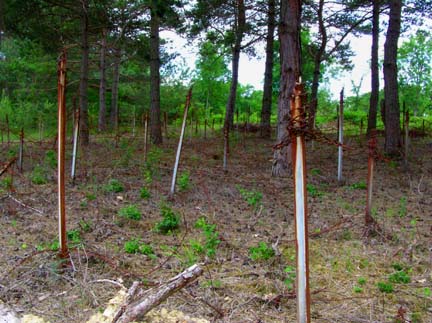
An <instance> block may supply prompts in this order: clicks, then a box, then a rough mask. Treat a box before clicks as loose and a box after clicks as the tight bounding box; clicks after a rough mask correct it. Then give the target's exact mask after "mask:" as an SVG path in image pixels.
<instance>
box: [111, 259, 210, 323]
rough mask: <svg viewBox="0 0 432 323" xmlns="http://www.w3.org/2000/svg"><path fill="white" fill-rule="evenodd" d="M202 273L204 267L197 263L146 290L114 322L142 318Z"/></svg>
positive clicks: (126, 322) (127, 305) (125, 322)
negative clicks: (161, 283) (156, 286)
mask: <svg viewBox="0 0 432 323" xmlns="http://www.w3.org/2000/svg"><path fill="white" fill-rule="evenodd" d="M202 273H203V269H202V268H201V267H200V266H198V265H197V264H195V265H193V266H191V267H189V268H188V269H186V270H185V271H184V272H182V273H180V274H178V275H177V276H175V277H173V278H171V279H170V280H169V281H168V282H166V283H164V284H163V285H161V286H159V287H158V288H153V289H150V290H148V291H145V296H144V297H142V298H141V299H139V300H137V301H135V302H133V303H131V304H126V305H125V308H124V310H123V313H122V314H121V315H120V316H119V317H118V319H114V320H113V323H129V322H132V321H135V320H138V319H141V318H142V317H144V315H146V314H147V313H148V312H149V311H150V310H151V309H153V308H155V307H156V306H158V305H159V304H161V303H162V302H163V301H165V300H166V299H167V298H168V297H170V296H171V295H172V294H174V293H175V292H177V291H179V290H180V289H182V288H184V287H186V286H187V285H189V284H190V283H191V282H193V281H195V280H196V279H197V278H198V277H199V276H200V275H202ZM133 286H134V285H133ZM133 293H134V294H135V293H136V291H133ZM139 294H141V293H139Z"/></svg>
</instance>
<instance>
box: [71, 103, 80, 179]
mask: <svg viewBox="0 0 432 323" xmlns="http://www.w3.org/2000/svg"><path fill="white" fill-rule="evenodd" d="M79 119H80V110H79V108H75V111H74V129H73V148H72V167H71V178H72V183H74V182H75V174H76V160H77V156H78V140H79V136H78V134H79Z"/></svg>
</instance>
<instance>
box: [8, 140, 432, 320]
mask: <svg viewBox="0 0 432 323" xmlns="http://www.w3.org/2000/svg"><path fill="white" fill-rule="evenodd" d="M331 136H332V137H335V135H331ZM176 138H177V136H176V135H174V134H171V138H169V139H168V140H165V142H164V144H163V145H162V146H161V147H153V146H152V147H150V151H149V154H148V159H147V163H144V161H143V138H142V137H140V138H132V137H126V136H123V137H122V138H121V140H120V142H119V143H118V147H115V146H116V145H115V143H114V139H113V138H102V137H93V138H92V142H91V144H90V146H89V148H88V149H87V150H86V151H85V152H83V151H81V152H80V154H81V156H80V160H79V162H78V170H77V174H78V176H77V178H76V181H75V185H72V183H70V181H69V182H68V184H67V187H66V203H67V207H66V214H67V229H68V238H69V246H70V259H69V266H68V267H67V268H66V269H61V266H60V260H59V259H58V257H57V254H58V252H57V251H56V248H58V242H57V231H58V219H57V193H56V189H57V184H56V176H57V175H56V162H55V156H56V155H55V152H54V151H53V150H52V149H53V147H52V144H53V143H52V142H51V143H48V142H43V143H42V144H41V145H40V144H38V143H32V144H28V145H26V146H25V160H24V172H23V173H22V174H20V173H19V172H17V171H16V169H15V171H14V176H13V182H11V180H10V178H11V175H10V174H5V175H3V176H2V177H1V178H0V181H1V185H2V189H1V191H0V241H1V255H0V266H1V267H0V299H1V300H2V301H3V302H5V303H6V304H8V305H9V306H11V307H13V308H14V309H15V310H17V311H18V312H19V313H21V314H22V313H33V314H36V315H39V316H41V317H44V318H45V319H46V320H49V321H50V322H51V323H54V322H68V323H73V322H85V321H86V320H87V319H88V318H89V317H90V316H91V315H92V314H93V313H95V312H97V311H101V310H103V309H104V308H105V306H106V303H107V302H108V300H109V299H110V298H112V297H113V296H114V295H115V294H116V293H117V291H118V290H119V284H122V285H124V286H125V287H126V288H129V287H130V286H131V284H132V282H133V281H136V280H139V281H141V282H142V283H143V284H144V285H146V284H147V285H149V286H151V285H153V284H154V283H156V284H157V283H160V282H164V281H166V280H167V279H168V278H170V277H173V276H175V275H176V274H177V273H179V272H181V271H183V270H184V269H185V268H186V267H188V266H189V265H191V264H193V263H195V262H199V263H203V268H204V274H203V275H202V276H201V277H200V278H199V280H198V281H197V282H196V283H194V284H193V285H191V286H189V287H187V288H185V289H183V290H181V291H180V292H178V293H176V294H175V295H173V296H172V297H170V298H169V299H168V300H167V301H166V302H165V303H164V304H162V305H161V307H163V308H165V309H167V310H172V309H176V310H180V311H182V312H184V313H186V314H188V315H190V316H195V317H201V318H205V319H207V320H208V321H210V322H251V323H259V322H261V323H264V322H266V323H270V322H295V321H296V299H295V288H294V285H295V242H294V238H295V236H294V228H293V224H294V220H293V189H292V187H293V184H292V178H291V177H289V178H273V177H271V172H270V170H271V158H272V149H271V145H272V142H271V141H270V140H262V139H259V138H257V136H255V135H254V134H249V135H248V136H247V137H246V139H245V140H243V139H242V136H241V135H233V144H232V149H231V154H230V157H229V163H228V172H227V173H224V172H223V169H222V155H221V152H222V146H221V138H220V137H218V136H216V137H213V138H211V139H203V138H198V137H193V138H189V137H188V136H187V138H186V140H185V143H184V150H183V153H182V157H181V163H180V171H179V180H178V182H179V185H178V186H177V188H178V189H179V192H178V193H176V194H175V196H174V197H173V198H169V197H168V196H169V189H170V183H171V177H172V167H173V165H174V159H175V151H176V149H177V139H176ZM346 142H347V145H348V146H350V147H352V149H351V150H347V151H346V152H345V153H344V166H343V176H344V179H345V182H344V184H343V185H339V184H338V182H337V180H336V171H337V147H336V146H331V145H325V144H322V143H315V145H314V147H313V149H312V146H311V143H308V149H307V168H308V176H307V181H308V208H309V233H310V240H309V244H310V288H311V294H312V296H311V304H312V305H311V309H312V310H311V311H312V321H313V322H331V323H335V322H345V323H346V322H359V323H362V322H413V323H414V322H425V323H430V322H432V141H431V139H430V138H413V139H412V148H411V151H412V154H411V156H410V159H409V170H408V171H406V170H405V169H404V167H403V165H402V163H401V162H400V161H391V162H385V161H378V162H377V165H376V173H375V183H374V185H375V186H374V196H373V209H372V214H373V217H374V219H375V220H376V221H377V223H378V224H379V226H380V228H381V229H382V230H383V232H382V233H380V234H376V235H375V236H371V237H365V236H364V232H365V228H364V214H365V200H366V185H365V182H366V175H367V156H368V155H367V154H368V153H367V151H368V149H367V143H366V139H365V138H364V137H360V138H359V137H358V136H356V137H352V138H347V140H346ZM379 147H382V138H380V145H379ZM11 149H12V151H15V152H16V144H15V146H13V145H12V146H11V147H9V148H8V147H7V145H6V143H4V144H3V146H2V149H1V155H0V156H2V157H1V160H0V162H2V163H5V162H6V161H7V159H8V154H9V155H13V152H11ZM67 151H68V153H67V158H68V165H69V159H70V153H69V152H70V146H68V150H67ZM68 169H69V168H68ZM66 174H69V170H68V171H67V173H66ZM67 178H69V176H68V175H67ZM116 191H117V192H116ZM136 209H138V211H139V213H140V214H141V218H140V219H139V220H138V219H131V218H133V217H134V215H135V216H136V217H137V218H139V215H136V214H135V213H134V211H136ZM162 214H164V215H165V216H166V217H167V218H169V217H170V216H171V220H169V219H168V220H167V221H168V222H170V223H171V224H172V223H173V222H175V220H173V218H175V216H176V214H177V215H178V216H179V217H180V223H179V228H178V229H176V230H174V231H173V232H170V233H168V234H162V233H160V232H158V230H156V229H155V228H156V226H157V223H160V222H161V220H162ZM128 217H129V218H128ZM200 219H201V220H200ZM165 224H167V223H166V222H165ZM212 225H214V226H212ZM159 228H162V227H161V226H160V225H159ZM126 249H127V250H128V251H129V252H134V251H136V253H127V252H126ZM178 321H179V322H183V321H184V322H193V320H189V321H187V320H183V321H180V320H178ZM167 322H168V321H167Z"/></svg>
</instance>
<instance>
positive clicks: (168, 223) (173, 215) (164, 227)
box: [155, 205, 180, 234]
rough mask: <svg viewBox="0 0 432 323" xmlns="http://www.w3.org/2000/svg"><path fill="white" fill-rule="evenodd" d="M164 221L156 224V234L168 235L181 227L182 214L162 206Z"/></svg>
mask: <svg viewBox="0 0 432 323" xmlns="http://www.w3.org/2000/svg"><path fill="white" fill-rule="evenodd" d="M160 213H161V215H162V221H160V222H158V223H156V226H155V230H156V232H159V233H162V234H168V233H170V232H172V231H174V230H176V229H177V228H178V227H179V225H180V214H179V213H178V212H176V211H174V210H173V209H172V208H170V207H169V206H167V205H162V206H161V211H160Z"/></svg>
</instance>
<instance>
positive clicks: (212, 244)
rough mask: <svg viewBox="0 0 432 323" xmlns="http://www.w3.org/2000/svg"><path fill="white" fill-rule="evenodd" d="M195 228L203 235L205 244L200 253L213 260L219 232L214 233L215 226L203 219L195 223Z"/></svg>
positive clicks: (218, 242)
mask: <svg viewBox="0 0 432 323" xmlns="http://www.w3.org/2000/svg"><path fill="white" fill-rule="evenodd" d="M195 228H198V229H201V230H202V232H203V234H204V238H205V243H204V246H203V248H202V252H205V254H206V255H207V256H208V257H210V258H213V257H214V256H215V255H216V249H217V247H218V246H219V244H220V240H219V232H217V231H216V224H210V223H207V221H206V219H205V218H199V219H198V220H197V221H196V222H195Z"/></svg>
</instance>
